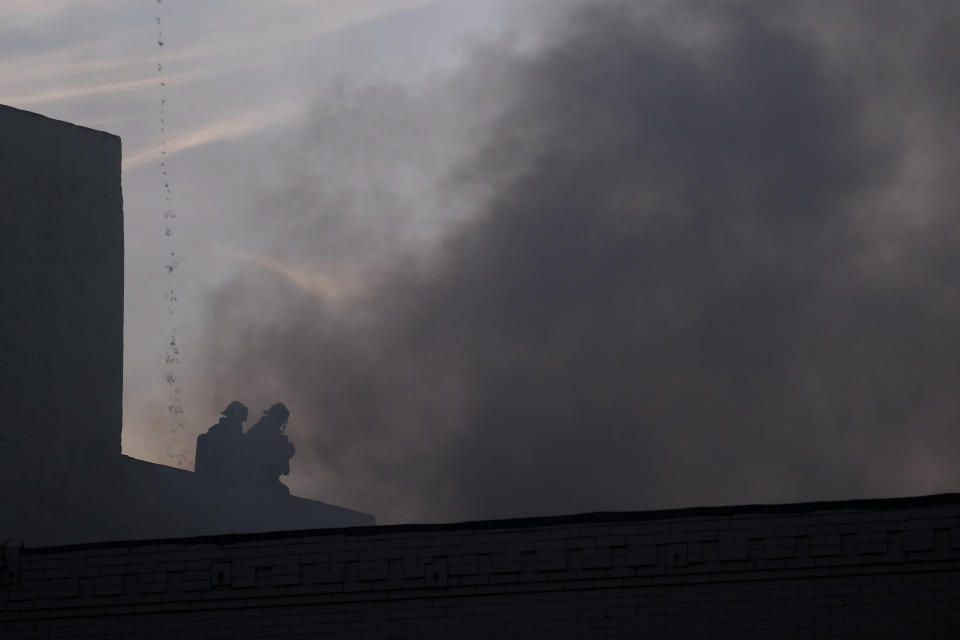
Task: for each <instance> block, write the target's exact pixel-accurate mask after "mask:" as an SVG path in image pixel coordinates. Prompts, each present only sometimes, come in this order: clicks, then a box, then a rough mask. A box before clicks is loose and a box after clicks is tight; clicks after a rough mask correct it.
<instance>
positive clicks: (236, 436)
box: [193, 401, 247, 481]
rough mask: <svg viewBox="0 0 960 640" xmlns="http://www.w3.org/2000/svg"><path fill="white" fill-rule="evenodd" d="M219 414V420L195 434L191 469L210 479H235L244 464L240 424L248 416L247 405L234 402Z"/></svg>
mask: <svg viewBox="0 0 960 640" xmlns="http://www.w3.org/2000/svg"><path fill="white" fill-rule="evenodd" d="M220 415H221V416H223V417H222V418H220V422H218V423H217V424H215V425H213V426H212V427H210V428H209V429H207V432H206V433H201V434H200V435H199V436H197V457H196V460H195V462H194V467H193V469H194V471H195V472H196V473H198V474H200V475H204V476H208V477H211V478H219V479H222V480H233V481H238V480H240V479H241V478H242V474H243V471H244V468H245V467H246V463H245V460H244V458H245V457H246V455H245V454H246V451H245V447H244V437H243V423H244V422H245V421H246V419H247V408H246V407H245V406H243V405H242V404H241V403H239V402H237V401H233V402H231V403H230V404H228V405H227V407H226V409H224V410H223V411H221V412H220Z"/></svg>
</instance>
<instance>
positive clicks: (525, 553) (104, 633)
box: [0, 494, 960, 639]
mask: <svg viewBox="0 0 960 640" xmlns="http://www.w3.org/2000/svg"><path fill="white" fill-rule="evenodd" d="M958 533H960V496H958V495H952V494H951V495H944V496H930V497H926V498H912V499H910V498H906V499H895V500H874V501H855V502H844V503H814V504H807V505H780V506H754V507H723V508H714V509H710V508H706V509H691V510H680V511H662V512H635V513H611V514H587V515H581V516H569V517H556V518H531V519H523V520H502V521H487V522H474V523H462V524H452V525H402V526H388V527H359V528H350V529H324V530H312V531H299V532H281V533H273V534H252V535H235V536H218V537H205V538H191V539H180V540H169V541H163V540H154V541H146V542H145V541H139V542H116V543H102V544H93V545H76V546H70V547H48V548H36V549H31V548H15V547H12V546H10V545H8V546H7V547H6V549H5V554H4V556H3V557H4V559H5V560H4V562H5V566H7V567H10V568H11V571H10V572H9V575H7V577H6V579H5V580H4V581H3V583H0V637H3V638H68V637H74V638H80V637H109V636H137V637H148V638H150V637H157V638H159V637H163V638H169V637H176V638H234V637H274V638H294V637H300V636H316V635H321V634H322V635H323V637H325V638H370V639H375V638H431V637H451V636H456V637H458V638H510V637H513V638H531V637H533V638H625V637H637V636H638V635H642V636H643V637H651V638H657V637H671V638H686V637H711V638H715V637H736V638H809V637H822V636H840V637H882V638H907V637H945V638H946V637H957V636H958V634H960V572H958V568H960V544H958V542H960V535H958Z"/></svg>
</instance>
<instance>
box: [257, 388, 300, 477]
mask: <svg viewBox="0 0 960 640" xmlns="http://www.w3.org/2000/svg"><path fill="white" fill-rule="evenodd" d="M289 418H290V411H289V410H288V409H287V408H286V407H285V406H284V405H283V403H281V402H277V403H276V404H274V405H273V406H272V407H270V408H269V409H267V410H266V411H264V412H263V417H262V418H260V420H258V421H257V423H256V424H255V425H253V426H252V427H250V430H249V431H247V433H246V434H245V435H244V448H245V449H246V451H247V456H246V460H247V464H248V465H249V468H248V473H247V477H248V478H249V479H250V481H251V482H250V484H253V485H255V486H257V487H260V488H262V489H271V490H275V491H283V492H284V493H290V489H288V488H287V486H286V485H285V484H283V483H282V482H280V476H285V475H287V474H288V473H290V458H292V457H293V454H294V453H295V451H296V450H295V449H294V448H293V445H292V444H291V443H290V439H289V438H287V434H286V433H285V430H286V428H287V420H288V419H289Z"/></svg>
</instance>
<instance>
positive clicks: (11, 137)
mask: <svg viewBox="0 0 960 640" xmlns="http://www.w3.org/2000/svg"><path fill="white" fill-rule="evenodd" d="M0 274H2V278H3V285H2V299H0V307H2V311H0V531H4V532H6V533H8V534H13V535H15V534H16V531H17V530H18V529H19V528H20V527H19V526H18V525H21V524H22V523H23V522H24V521H25V520H26V519H30V518H32V517H34V516H37V515H38V509H37V505H38V504H40V503H43V504H45V505H46V507H45V508H46V510H47V511H48V512H49V511H52V512H59V513H60V515H64V514H65V513H70V512H71V510H72V509H73V508H74V506H75V505H76V504H77V502H76V500H74V499H73V498H72V496H73V492H74V490H75V489H76V487H77V486H78V485H79V484H83V485H87V484H89V483H90V482H91V481H92V479H91V476H93V475H95V470H96V469H98V468H100V467H101V466H102V465H101V463H102V461H104V460H109V459H111V458H119V455H120V429H121V420H122V405H121V394H122V388H123V387H122V385H123V375H122V367H123V361H122V358H123V200H122V194H121V190H120V139H119V138H118V137H117V136H114V135H111V134H108V133H103V132H101V131H93V130H91V129H86V128H83V127H78V126H75V125H72V124H69V123H66V122H60V121H57V120H51V119H49V118H45V117H43V116H40V115H37V114H34V113H29V112H26V111H20V110H17V109H12V108H10V107H6V106H2V105H0ZM78 460H82V461H84V464H83V465H82V466H81V465H78V464H77V463H76V461H78ZM5 525H6V526H5Z"/></svg>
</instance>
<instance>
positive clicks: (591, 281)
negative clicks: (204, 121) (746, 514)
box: [206, 1, 960, 522]
mask: <svg viewBox="0 0 960 640" xmlns="http://www.w3.org/2000/svg"><path fill="white" fill-rule="evenodd" d="M958 36H960V11H958V5H957V3H955V2H939V3H938V2H929V3H923V4H922V5H920V4H917V5H916V7H914V5H912V4H910V3H901V2H866V1H864V2H828V3H819V2H806V3H774V2H760V1H757V2H725V3H698V2H689V3H687V2H669V3H638V2H632V1H631V2H627V1H623V2H618V1H608V2H585V3H582V6H581V7H580V8H578V9H576V10H573V11H571V12H570V13H569V14H565V17H564V18H563V19H562V20H559V19H558V20H557V21H556V24H554V25H553V26H552V27H550V29H549V30H548V31H547V32H546V33H545V34H544V35H543V36H542V37H541V39H540V40H539V45H538V46H537V47H536V48H533V49H531V48H523V47H519V46H518V47H517V48H516V49H511V48H510V45H509V42H510V41H509V40H504V41H503V42H498V43H491V44H490V45H487V46H485V47H480V48H478V50H477V51H476V52H475V54H474V55H473V56H472V57H471V58H470V59H469V60H468V61H467V62H465V63H464V66H463V67H462V68H461V69H459V70H458V71H457V74H456V77H455V78H452V79H436V78H434V79H432V80H431V81H430V82H431V83H432V84H431V85H430V86H429V87H428V88H424V89H422V91H421V93H420V94H418V93H417V92H415V91H413V90H412V89H411V90H406V89H404V88H381V89H375V90H368V91H366V92H361V93H359V94H357V95H356V96H355V102H354V103H353V104H352V106H351V107H350V108H343V109H339V110H337V109H334V110H333V111H329V110H328V111H324V110H320V112H319V114H318V116H317V120H316V123H315V126H314V129H312V130H311V131H308V132H305V133H304V134H303V136H304V139H305V140H307V141H308V142H307V147H308V148H309V147H310V145H316V149H315V150H314V153H315V154H327V155H325V156H324V158H326V159H323V160H318V159H317V156H316V155H310V153H307V152H304V153H303V154H302V155H301V156H300V157H299V159H298V160H297V162H296V163H291V166H290V167H285V166H282V167H281V169H282V170H284V171H289V172H290V173H291V175H292V174H294V173H295V174H296V176H295V177H291V178H290V180H289V184H290V188H289V189H288V190H287V191H285V192H280V193H276V194H274V195H272V196H270V197H269V198H266V197H265V199H267V200H269V202H270V210H271V216H273V217H269V218H267V217H265V218H264V220H265V221H268V222H266V224H269V225H270V231H269V232H268V233H269V234H270V235H271V242H272V244H271V245H270V248H271V255H274V256H276V257H278V259H281V260H286V261H287V264H289V265H294V266H295V268H297V269H299V270H300V271H298V273H299V272H301V271H304V270H306V271H309V270H310V269H314V270H316V271H323V272H324V273H327V274H329V275H330V277H331V278H332V280H333V281H334V282H336V283H341V284H342V283H347V284H344V285H343V288H344V289H346V291H345V292H343V291H340V290H336V291H334V292H333V293H330V294H329V295H326V294H323V293H322V292H320V293H318V292H317V290H315V289H310V287H305V286H297V285H296V284H295V283H292V282H291V281H290V280H289V279H284V278H282V277H281V276H280V275H278V274H277V273H276V270H274V271H265V270H262V269H251V270H250V271H248V272H244V273H243V274H240V275H239V276H238V277H237V278H236V279H235V280H234V281H233V282H232V283H231V284H229V285H227V286H224V287H222V288H221V289H219V290H218V291H216V292H215V294H214V295H213V296H212V298H211V300H212V304H211V311H210V314H209V318H210V323H211V324H210V326H211V330H210V332H209V348H208V351H207V354H206V358H207V360H206V361H207V363H208V371H209V374H210V375H209V380H210V384H211V394H212V395H215V396H216V397H217V398H218V399H219V400H222V401H226V400H230V399H233V398H234V397H236V398H239V399H242V400H244V401H245V402H247V403H248V404H251V406H256V403H257V402H259V403H260V404H262V405H263V406H264V407H265V406H267V405H268V404H269V403H270V402H272V401H274V400H282V401H283V402H285V403H286V404H287V405H288V406H289V407H290V408H291V411H292V417H291V422H290V430H289V432H290V434H291V438H292V439H293V440H294V441H295V442H296V444H297V450H298V454H297V457H296V458H294V461H293V466H294V472H293V475H292V476H291V484H292V485H293V487H294V491H295V492H296V493H300V494H301V495H307V496H310V497H316V498H319V499H324V500H328V501H331V502H337V503H340V504H346V505H348V506H351V507H354V508H358V509H364V510H369V511H371V512H373V513H375V514H376V515H377V516H378V518H379V520H380V521H381V522H390V521H397V520H407V521H410V520H453V519H464V518H471V519H476V518H488V517H504V516H516V515H534V514H547V513H560V512H578V511H593V510H607V509H645V508H656V507H680V506H692V505H698V504H717V503H744V502H759V501H799V500H813V499H825V498H844V497H865V496H883V495H897V494H909V493H923V492H931V491H943V490H950V489H955V488H956V486H957V481H958V480H960V471H957V466H956V465H955V464H954V460H955V459H956V458H957V455H958V454H960V435H958V434H960V430H958V428H957V427H958V426H960V394H958V392H957V390H958V389H960V293H958V292H960V288H958V287H957V283H958V282H960V218H958V217H957V215H956V204H955V203H956V202H958V201H960V187H958V182H957V180H956V178H955V176H956V175H958V174H957V169H958V168H960V167H958V164H960V163H958V161H957V156H956V149H958V148H960V144H958V143H960V137H958V132H960V128H958V118H957V116H956V114H957V113H960V89H958V87H960V85H958V84H957V82H956V78H957V77H958V76H960V73H958V72H960V68H958V65H960V63H958V61H960V47H958V45H957V43H958V42H960V38H958ZM418 96H419V97H418ZM334 143H337V144H334ZM338 144H339V146H338ZM331 146H333V147H336V152H335V153H334V151H331ZM464 149H467V150H468V153H465V152H464ZM294 164H296V166H295V167H294V166H292V165H294ZM441 170H445V174H444V175H445V176H446V177H445V178H444V179H443V180H439V181H437V180H434V181H431V176H435V175H436V174H437V173H438V172H440V171H441ZM347 183H349V184H347ZM411 185H413V187H411ZM438 185H439V186H438ZM418 189H420V190H422V193H421V192H419V191H418ZM464 203H465V204H464ZM445 208H447V209H449V210H450V211H453V212H455V213H456V215H453V214H451V215H450V216H449V217H448V218H447V221H446V222H445V223H444V224H443V225H442V226H440V223H439V222H438V219H439V218H438V217H436V216H435V217H430V216H426V217H419V218H418V215H420V214H421V213H423V211H427V212H431V211H432V212H434V213H437V212H439V213H442V212H443V211H444V209H445ZM277 211H281V212H282V215H280V216H279V217H276V212H277ZM438 215H439V214H438ZM424 229H432V230H433V231H434V232H435V233H433V235H431V234H429V233H426V234H425V232H424ZM426 236H429V237H428V238H426V239H425V237H426ZM358 265H359V266H358ZM360 272H362V276H358V275H356V274H357V273H360ZM351 283H352V284H351ZM301 284H302V283H301ZM333 288H334V289H336V287H333Z"/></svg>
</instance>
